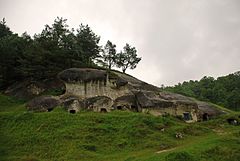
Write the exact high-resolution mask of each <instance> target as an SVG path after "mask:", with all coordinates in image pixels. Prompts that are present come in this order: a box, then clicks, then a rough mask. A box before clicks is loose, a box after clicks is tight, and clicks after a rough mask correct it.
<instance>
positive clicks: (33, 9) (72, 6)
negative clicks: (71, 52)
mask: <svg viewBox="0 0 240 161" xmlns="http://www.w3.org/2000/svg"><path fill="white" fill-rule="evenodd" d="M57 16H59V17H64V18H66V19H68V22H67V23H68V25H69V26H70V27H71V28H78V25H79V24H81V23H83V24H88V25H89V26H90V27H91V28H92V30H93V31H94V32H95V33H96V34H98V35H100V36H101V44H105V43H106V41H107V40H110V41H112V42H113V43H115V44H116V45H117V48H118V49H119V50H120V49H121V48H122V47H123V46H124V45H125V43H129V44H130V45H132V46H135V47H136V48H137V51H138V55H139V56H141V57H142V61H141V62H140V63H139V64H138V66H137V68H136V69H134V70H127V73H129V74H132V75H133V76H135V77H137V78H139V79H142V80H144V81H146V82H148V83H152V84H154V85H158V86H160V85H161V84H164V85H173V84H176V83H178V82H182V81H184V80H191V79H192V80H196V79H200V78H202V77H203V76H205V75H207V76H213V77H215V78H216V77H217V76H221V75H226V74H229V73H233V72H236V71H238V70H240V0H55V1H54V0H0V18H1V19H2V18H3V17H5V18H6V21H7V25H8V26H9V27H10V28H11V30H12V31H13V32H16V33H19V34H21V33H23V32H25V31H27V32H28V33H29V34H31V35H33V34H34V33H40V32H41V31H42V29H43V28H44V25H45V24H52V23H53V21H54V19H55V18H56V17H57Z"/></svg>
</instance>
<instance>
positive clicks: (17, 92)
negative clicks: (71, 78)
mask: <svg viewBox="0 0 240 161" xmlns="http://www.w3.org/2000/svg"><path fill="white" fill-rule="evenodd" d="M59 89H60V90H61V91H64V90H65V85H64V84H63V82H61V81H60V80H58V79H52V80H41V81H32V80H24V81H20V82H17V83H15V84H13V85H11V86H10V87H8V89H7V90H6V91H5V94H7V95H10V96H13V97H16V98H18V99H23V100H30V99H32V98H34V97H36V96H39V95H41V94H42V93H44V92H45V93H47V92H48V91H54V90H59Z"/></svg>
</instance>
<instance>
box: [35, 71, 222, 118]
mask: <svg viewBox="0 0 240 161" xmlns="http://www.w3.org/2000/svg"><path fill="white" fill-rule="evenodd" d="M58 78H59V79H61V80H62V81H63V82H64V84H65V87H66V92H65V94H64V95H62V96H60V97H59V100H61V101H60V102H61V105H62V106H64V108H65V109H66V110H67V111H69V112H70V113H75V112H79V111H80V110H82V109H84V110H92V111H96V112H110V111H112V110H129V111H136V112H145V113H150V114H153V115H156V116H159V115H167V114H170V115H174V116H178V117H182V118H183V119H184V120H185V121H188V122H192V121H198V120H204V118H205V117H207V118H209V117H212V116H214V115H218V114H220V112H219V110H217V109H216V108H214V107H213V106H210V105H208V104H207V103H205V104H204V105H203V103H202V102H198V101H195V100H193V99H192V98H188V97H185V96H182V95H179V94H174V93H170V92H163V91H161V90H160V89H159V88H158V87H155V86H153V85H150V84H147V83H145V82H143V81H140V80H138V79H136V78H134V77H132V76H130V75H127V74H123V73H121V72H117V71H110V72H107V71H105V70H100V69H91V68H71V69H67V70H64V71H62V72H60V73H59V74H58ZM42 102H44V101H42ZM55 105H57V103H56V104H55ZM38 107H40V109H46V108H45V107H43V108H42V106H38ZM206 109H207V110H206ZM213 111H214V112H213ZM205 115H207V116H205Z"/></svg>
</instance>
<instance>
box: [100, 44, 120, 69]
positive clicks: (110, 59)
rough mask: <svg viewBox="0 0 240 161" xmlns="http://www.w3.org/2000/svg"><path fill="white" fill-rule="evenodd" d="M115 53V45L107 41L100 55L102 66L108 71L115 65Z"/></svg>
mask: <svg viewBox="0 0 240 161" xmlns="http://www.w3.org/2000/svg"><path fill="white" fill-rule="evenodd" d="M116 53H117V52H116V45H115V44H113V43H112V42H111V41H109V40H108V41H107V43H106V45H105V46H104V49H103V54H102V64H103V66H106V67H107V68H108V69H109V70H110V69H111V68H112V67H113V66H114V65H115V61H116Z"/></svg>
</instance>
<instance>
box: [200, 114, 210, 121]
mask: <svg viewBox="0 0 240 161" xmlns="http://www.w3.org/2000/svg"><path fill="white" fill-rule="evenodd" d="M202 119H203V121H208V120H209V115H208V113H204V114H203V117H202Z"/></svg>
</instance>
